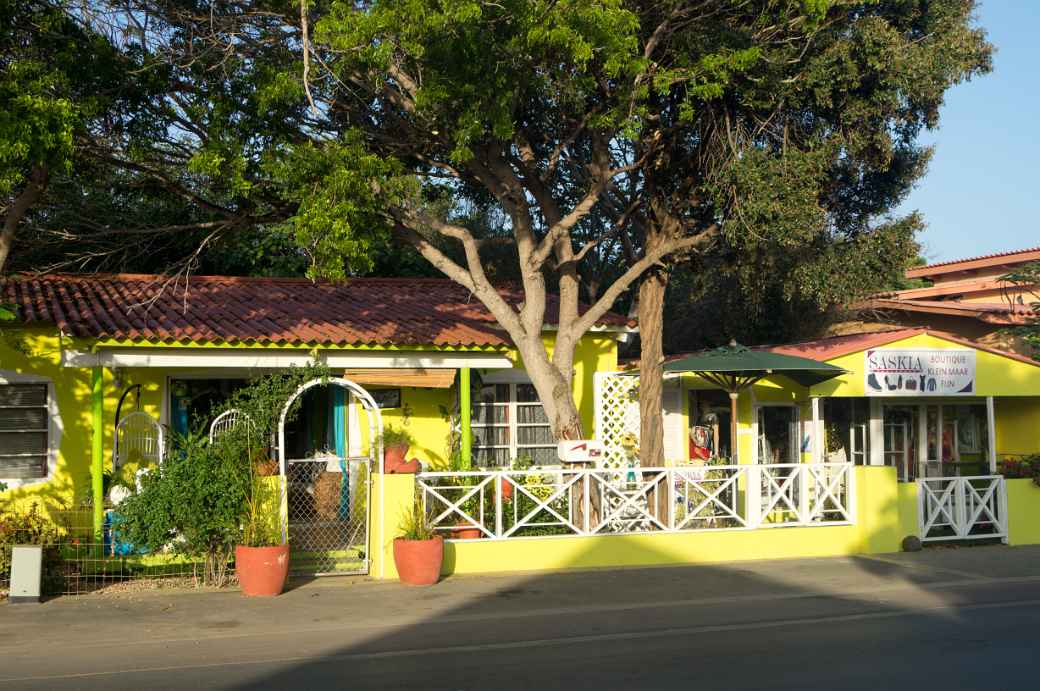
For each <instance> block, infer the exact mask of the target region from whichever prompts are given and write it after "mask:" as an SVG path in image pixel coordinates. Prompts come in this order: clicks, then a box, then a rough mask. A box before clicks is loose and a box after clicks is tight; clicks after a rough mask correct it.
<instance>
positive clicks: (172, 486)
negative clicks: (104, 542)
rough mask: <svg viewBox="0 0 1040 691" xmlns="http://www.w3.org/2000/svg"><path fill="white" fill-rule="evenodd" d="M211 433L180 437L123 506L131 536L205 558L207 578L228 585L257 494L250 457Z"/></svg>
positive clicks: (157, 547) (153, 545)
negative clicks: (229, 570) (210, 436)
mask: <svg viewBox="0 0 1040 691" xmlns="http://www.w3.org/2000/svg"><path fill="white" fill-rule="evenodd" d="M236 451H237V449H235V448H234V447H233V446H230V445H224V444H213V445H210V444H209V443H208V439H207V438H206V436H205V434H203V433H201V432H199V433H192V434H189V435H187V436H185V437H181V438H180V439H178V440H177V441H176V443H175V445H174V450H173V452H172V453H171V454H170V455H169V456H168V458H167V459H166V461H165V462H164V463H163V464H162V465H161V466H160V467H159V468H157V469H153V470H152V471H150V472H149V473H148V474H147V475H145V476H144V477H143V478H142V482H141V484H142V487H141V491H140V492H137V493H135V494H131V495H130V496H129V497H127V498H126V499H125V500H124V501H123V502H122V503H121V504H120V505H119V514H120V516H121V517H122V519H123V520H122V523H121V524H120V530H121V532H122V533H123V534H124V536H125V539H126V540H128V541H129V542H130V543H132V544H135V545H140V546H142V547H147V548H149V549H150V550H152V551H158V550H162V549H167V550H170V551H174V552H177V553H181V554H184V555H187V556H189V557H192V558H195V559H202V560H203V562H204V564H205V568H204V572H203V576H202V582H203V583H204V584H207V585H215V586H222V585H224V584H225V583H226V580H227V568H228V565H229V563H230V561H231V557H232V554H233V552H234V548H235V545H237V544H239V542H240V540H241V536H242V518H243V515H244V514H245V506H246V502H247V499H248V497H249V496H250V494H251V488H250V483H251V481H252V476H251V473H250V472H249V470H248V467H247V466H248V463H249V462H248V460H245V459H243V458H242V457H241V456H240V455H239V454H237V453H236Z"/></svg>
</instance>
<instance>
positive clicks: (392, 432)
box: [383, 425, 415, 448]
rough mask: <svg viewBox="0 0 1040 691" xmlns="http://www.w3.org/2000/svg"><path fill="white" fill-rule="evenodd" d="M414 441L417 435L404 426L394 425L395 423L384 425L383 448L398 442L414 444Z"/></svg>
mask: <svg viewBox="0 0 1040 691" xmlns="http://www.w3.org/2000/svg"><path fill="white" fill-rule="evenodd" d="M414 443H415V437H414V436H412V433H411V432H409V431H408V430H407V429H405V428H404V427H394V426H393V425H386V426H384V427H383V448H386V447H388V446H396V445H397V444H407V445H408V446H412V445H413V444H414Z"/></svg>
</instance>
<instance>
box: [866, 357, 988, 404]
mask: <svg viewBox="0 0 1040 691" xmlns="http://www.w3.org/2000/svg"><path fill="white" fill-rule="evenodd" d="M864 369H865V372H864V375H863V376H864V377H865V382H864V390H865V391H866V392H867V395H868V396H966V395H967V396H970V395H974V394H975V351H974V350H969V349H965V350H894V349H888V348H878V349H874V350H868V351H867V352H866V355H865V367H864Z"/></svg>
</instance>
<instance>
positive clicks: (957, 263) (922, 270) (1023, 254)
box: [906, 247, 1040, 278]
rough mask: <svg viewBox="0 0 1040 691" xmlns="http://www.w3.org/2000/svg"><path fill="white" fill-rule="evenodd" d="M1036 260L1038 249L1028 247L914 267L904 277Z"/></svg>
mask: <svg viewBox="0 0 1040 691" xmlns="http://www.w3.org/2000/svg"><path fill="white" fill-rule="evenodd" d="M1037 260H1040V247H1030V248H1028V249H1024V250H1013V251H1011V252H997V253H995V254H983V255H980V256H978V257H968V258H966V259H953V260H951V261H947V262H936V263H935V264H928V265H927V266H915V267H912V268H910V269H907V270H906V276H907V278H924V277H927V276H933V275H935V274H944V273H951V272H954V271H968V270H971V269H984V268H987V267H990V266H999V265H1001V264H1020V263H1024V262H1032V261H1037Z"/></svg>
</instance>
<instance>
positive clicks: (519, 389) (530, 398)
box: [516, 384, 541, 403]
mask: <svg viewBox="0 0 1040 691" xmlns="http://www.w3.org/2000/svg"><path fill="white" fill-rule="evenodd" d="M516 401H517V403H541V401H540V400H539V399H538V393H537V392H536V391H535V390H534V386H533V385H532V384H517V385H516Z"/></svg>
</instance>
